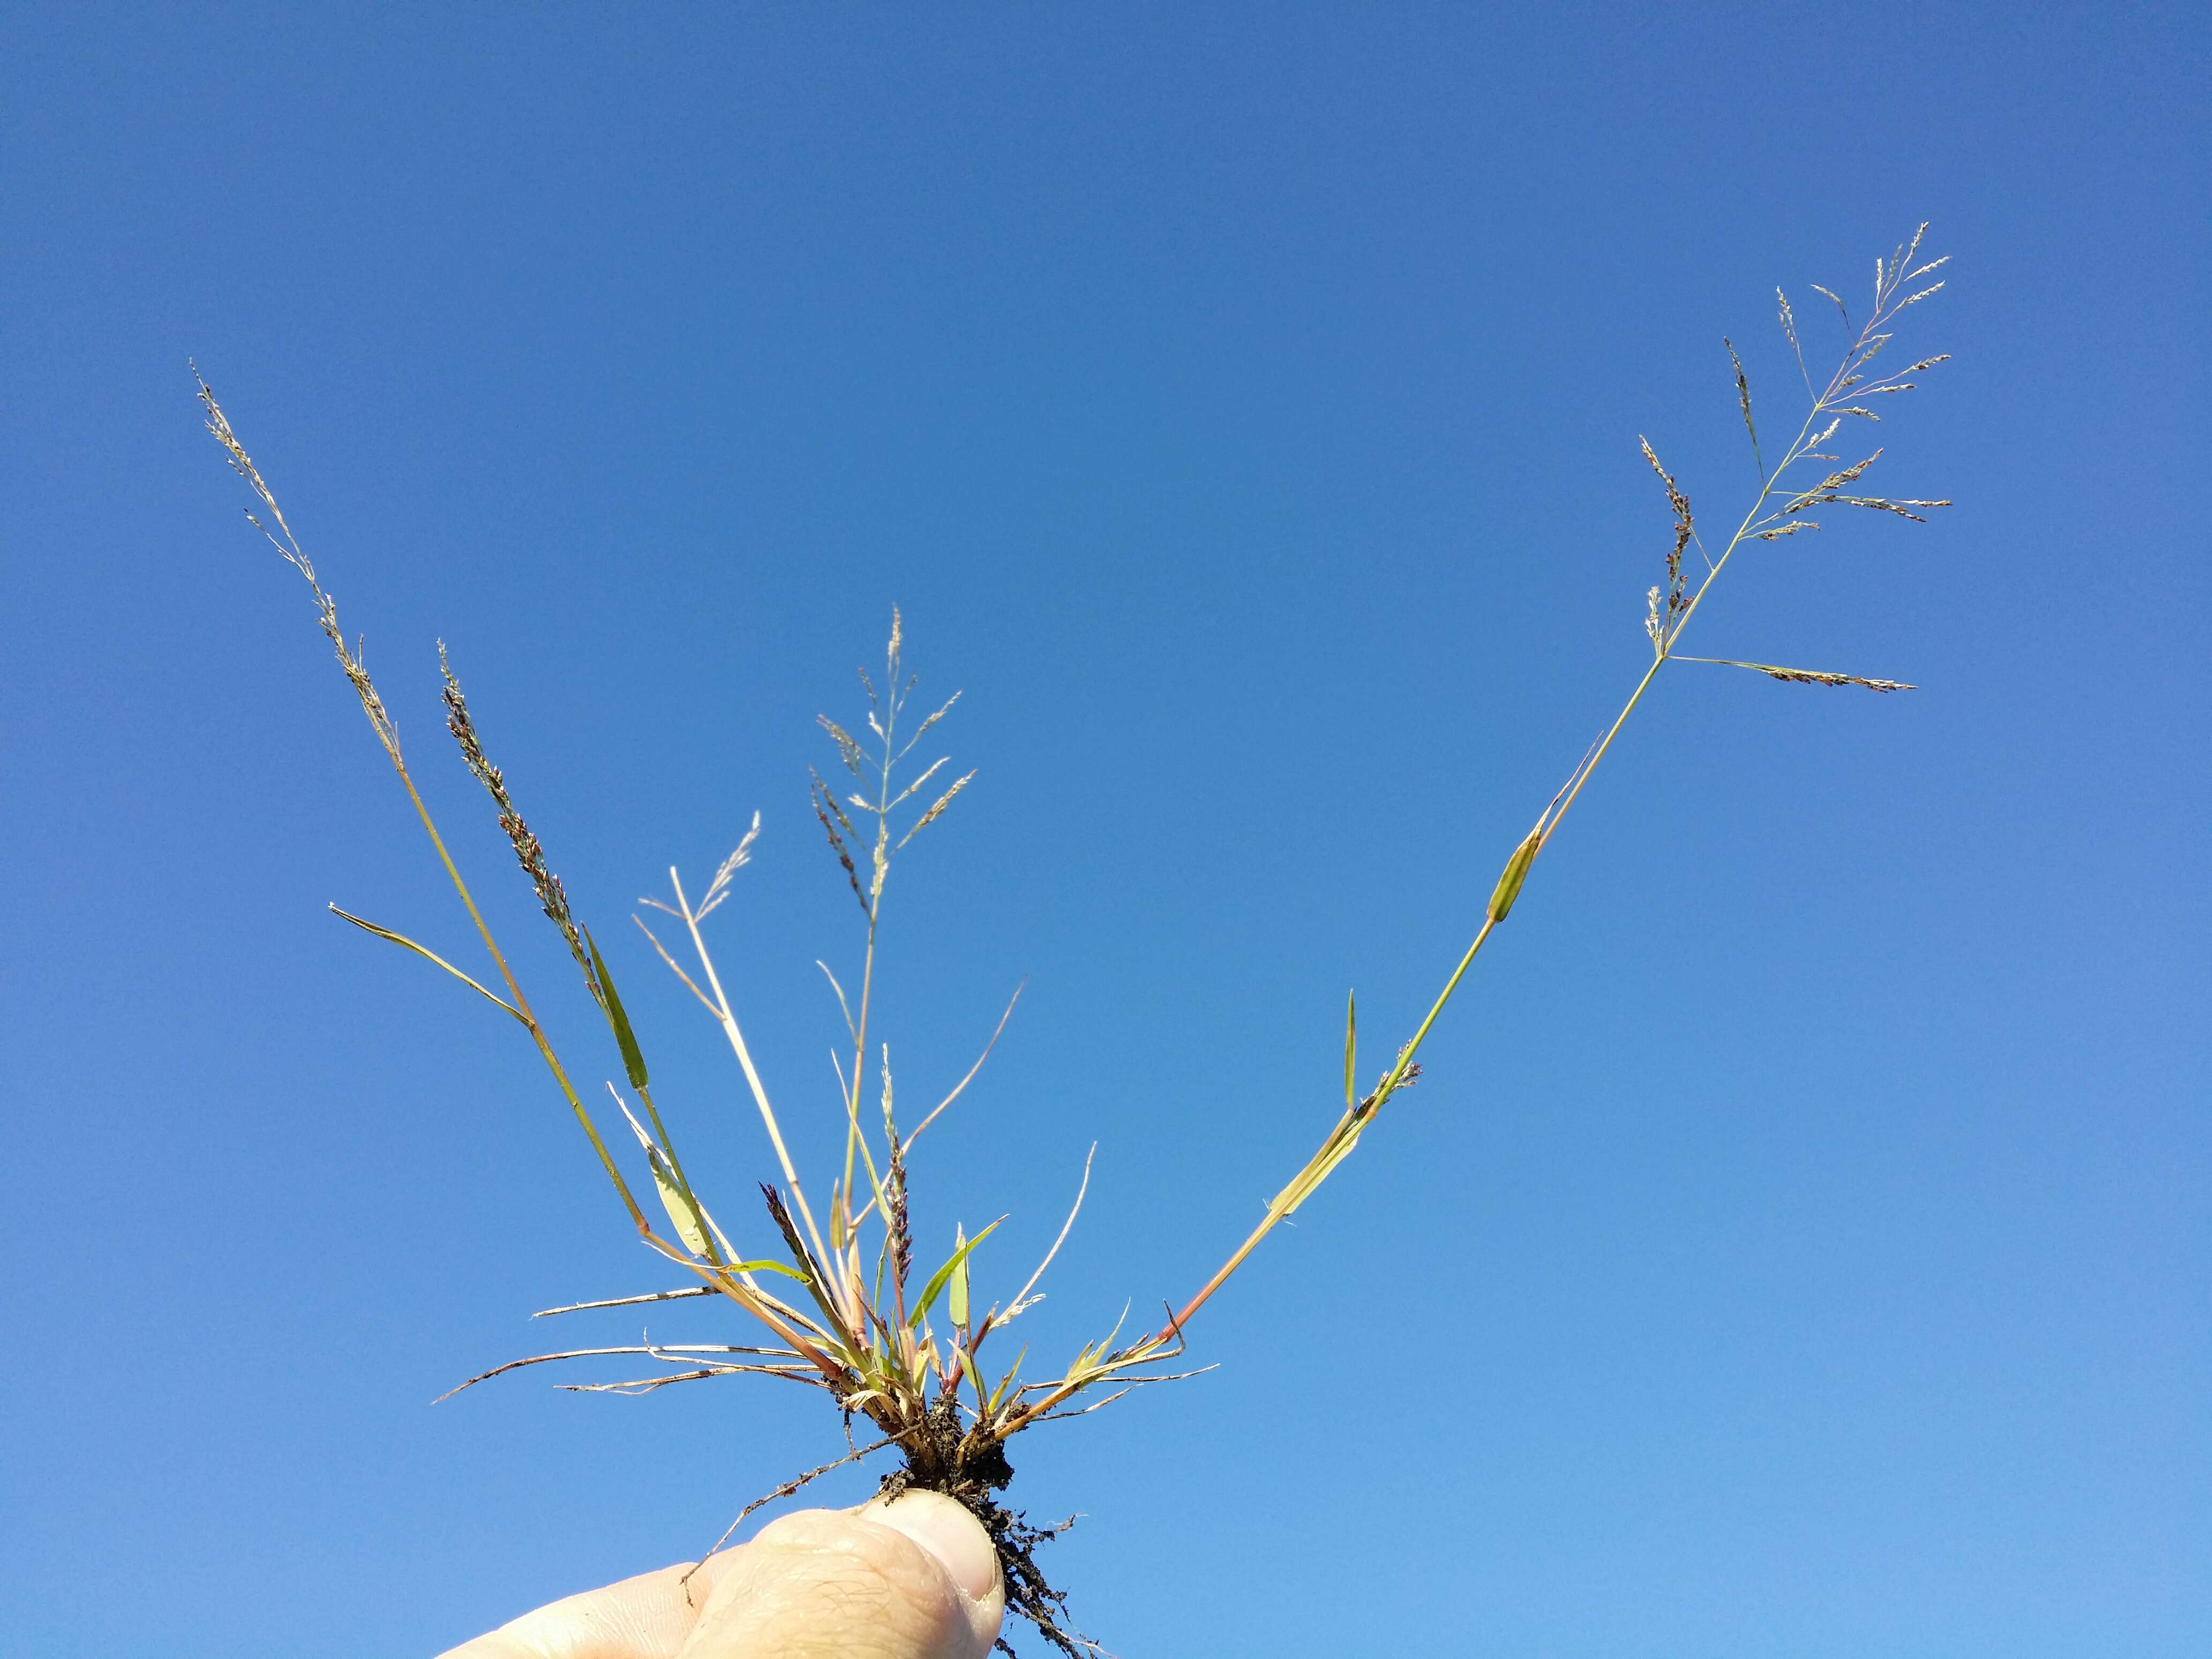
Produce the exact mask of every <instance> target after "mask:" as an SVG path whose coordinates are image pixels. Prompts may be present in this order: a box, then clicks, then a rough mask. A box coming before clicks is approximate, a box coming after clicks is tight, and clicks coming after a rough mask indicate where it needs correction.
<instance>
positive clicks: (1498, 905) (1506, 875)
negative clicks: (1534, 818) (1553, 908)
mask: <svg viewBox="0 0 2212 1659" xmlns="http://www.w3.org/2000/svg"><path fill="white" fill-rule="evenodd" d="M1543 846H1544V832H1543V831H1542V830H1541V829H1531V830H1530V831H1529V832H1528V839H1527V840H1526V841H1524V842H1522V843H1521V844H1520V845H1519V846H1518V847H1516V848H1514V849H1513V856H1512V857H1511V858H1510V859H1508V860H1505V868H1504V872H1502V873H1501V874H1500V875H1499V876H1498V885H1497V886H1496V887H1495V888H1494V889H1492V891H1491V895H1490V919H1491V921H1504V920H1505V918H1506V916H1507V915H1509V914H1510V912H1511V910H1512V908H1513V901H1514V900H1516V899H1517V898H1519V897H1520V896H1521V884H1522V882H1524V881H1526V880H1528V866H1530V865H1532V864H1534V862H1535V861H1536V854H1538V853H1539V852H1541V851H1542V850H1543Z"/></svg>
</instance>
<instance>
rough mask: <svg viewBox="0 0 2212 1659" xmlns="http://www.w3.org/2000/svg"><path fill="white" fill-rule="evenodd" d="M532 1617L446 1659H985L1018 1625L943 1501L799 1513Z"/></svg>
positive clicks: (968, 1532)
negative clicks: (715, 1550)
mask: <svg viewBox="0 0 2212 1659" xmlns="http://www.w3.org/2000/svg"><path fill="white" fill-rule="evenodd" d="M687 1571H690V1564H689V1563H678V1565H675V1566H672V1567H663V1568H662V1569H661V1570H660V1571H659V1572H648V1573H645V1574H643V1575H641V1577H636V1578H626V1579H624V1580H623V1582H622V1583H618V1584H610V1585H608V1586H607V1587H606V1588H605V1589H598V1590H592V1591H589V1592H587V1593H586V1594H585V1595H572V1596H569V1597H568V1599H567V1600H565V1601H555V1602H553V1603H551V1604H550V1606H547V1607H540V1608H538V1611H537V1612H535V1613H525V1614H524V1615H523V1616H522V1617H521V1618H520V1619H518V1620H514V1622H513V1623H512V1624H508V1625H502V1626H500V1628H499V1629H497V1630H495V1631H493V1632H491V1633H490V1634H489V1635H488V1636H479V1637H478V1638H477V1639H476V1640H475V1641H473V1642H466V1643H464V1644H462V1645H460V1646H459V1647H458V1648H455V1649H453V1650H452V1651H451V1652H449V1653H447V1654H446V1655H444V1656H442V1659H984V1656H986V1655H987V1654H988V1653H989V1651H990V1650H991V1644H992V1642H993V1641H994V1639H995V1638H997V1636H998V1633H999V1621H1000V1618H1001V1616H1002V1615H1003V1614H1004V1613H1005V1612H1006V1586H1005V1584H1004V1583H1002V1582H1001V1581H1000V1577H999V1562H998V1557H997V1555H996V1553H994V1551H993V1550H992V1548H991V1541H990V1537H989V1535H988V1534H986V1533H985V1532H984V1530H983V1528H981V1526H979V1525H977V1524H976V1522H975V1517H974V1516H971V1515H969V1513H968V1511H967V1510H964V1509H963V1508H961V1506H960V1505H959V1504H956V1503H954V1502H953V1501H952V1500H951V1498H945V1497H943V1496H942V1495H940V1494H939V1493H937V1492H908V1493H906V1494H905V1495H904V1496H902V1497H901V1498H897V1499H896V1500H895V1501H893V1502H892V1503H890V1504H884V1503H883V1502H882V1501H880V1500H878V1501H877V1502H875V1503H871V1504H862V1505H861V1506H860V1508H859V1509H856V1510H799V1511H798V1512H797V1513H795V1514H792V1515H787V1516H783V1517H782V1518H781V1520H778V1521H775V1522H771V1523H769V1525H768V1526H766V1527H764V1528H762V1529H761V1531H760V1533H759V1534H758V1535H757V1536H756V1537H755V1538H754V1539H753V1540H752V1541H751V1542H750V1543H748V1544H743V1545H740V1546H739V1547H737V1548H736V1549H733V1550H730V1551H727V1552H726V1553H723V1554H720V1555H718V1556H715V1557H714V1559H711V1560H709V1561H708V1563H707V1565H705V1566H703V1567H702V1568H700V1570H699V1571H698V1572H697V1573H696V1574H695V1575H694V1576H693V1577H692V1579H691V1583H690V1587H689V1589H690V1594H689V1595H686V1593H685V1587H684V1585H683V1583H681V1582H680V1581H681V1580H682V1578H683V1577H684V1573H685V1572H687Z"/></svg>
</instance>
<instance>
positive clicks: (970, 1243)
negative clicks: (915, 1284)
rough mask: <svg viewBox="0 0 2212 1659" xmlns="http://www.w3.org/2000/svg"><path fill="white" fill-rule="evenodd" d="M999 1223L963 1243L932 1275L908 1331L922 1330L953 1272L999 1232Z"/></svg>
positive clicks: (908, 1321) (1003, 1218)
mask: <svg viewBox="0 0 2212 1659" xmlns="http://www.w3.org/2000/svg"><path fill="white" fill-rule="evenodd" d="M1005 1219H1006V1217H1004V1216H1000V1218H999V1221H1004V1220H1005ZM999 1221H994V1222H993V1223H992V1224H991V1225H989V1226H987V1227H986V1228H984V1229H983V1231H981V1232H980V1233H977V1234H976V1235H975V1237H973V1238H971V1239H969V1240H967V1241H965V1242H964V1243H962V1244H961V1246H960V1247H959V1248H958V1249H956V1250H954V1251H953V1252H952V1259H951V1261H948V1262H946V1263H945V1265H944V1266H943V1267H939V1269H938V1270H937V1271H936V1272H935V1273H932V1274H930V1276H929V1283H928V1284H927V1285H923V1286H922V1287H921V1300H920V1301H919V1302H917V1303H916V1304H915V1309H914V1311H913V1312H912V1313H910V1314H908V1316H907V1319H906V1323H907V1328H908V1330H919V1329H921V1322H922V1318H923V1316H925V1315H927V1313H928V1312H929V1310H930V1305H931V1304H933V1303H934V1302H935V1301H936V1300H937V1297H938V1294H939V1292H940V1291H943V1290H944V1289H945V1285H947V1284H949V1283H950V1282H951V1279H952V1273H953V1270H954V1269H955V1268H956V1267H959V1266H961V1264H962V1263H963V1262H965V1261H967V1260H968V1256H969V1252H971V1251H972V1250H974V1249H975V1247H976V1246H977V1245H978V1244H981V1243H982V1242H983V1241H984V1240H985V1239H987V1238H988V1237H990V1236H991V1235H992V1234H993V1233H994V1232H996V1231H999Z"/></svg>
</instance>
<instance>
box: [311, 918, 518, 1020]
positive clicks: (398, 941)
mask: <svg viewBox="0 0 2212 1659" xmlns="http://www.w3.org/2000/svg"><path fill="white" fill-rule="evenodd" d="M331 914H332V915H338V916H343V918H344V919H345V920H346V921H349V922H351V923H352V924H353V925H354V926H355V927H358V928H360V929H361V930H362V932H363V933H374V934H375V935H376V936H377V938H379V939H390V940H391V941H392V943H393V944H394V945H405V946H406V947H407V948H408V949H409V950H410V951H413V952H414V953H415V954H416V956H418V957H426V958H427V959H428V960H429V961H432V962H435V963H437V964H438V966H440V967H441V968H442V969H445V970H446V971H447V973H449V974H451V975H453V977H454V978H455V979H457V980H459V981H460V982H461V983H462V984H464V985H465V986H467V987H469V989H471V991H474V992H475V993H476V994H477V995H478V996H480V997H482V998H483V999H484V1000H485V1001H487V1002H495V1003H497V1004H498V1005H499V1006H501V1007H502V1008H504V1009H506V1010H507V1012H508V1013H510V1014H513V1016H514V1017H515V1018H517V1019H519V1020H522V1023H523V1024H525V1025H527V1024H530V1022H529V1021H528V1020H526V1019H523V1018H522V1011H521V1010H520V1009H519V1008H517V1007H516V1006H514V1005H513V1003H511V1002H509V1001H507V999H506V998H504V997H502V996H500V995H498V994H495V993H494V992H491V991H487V990H486V989H484V987H483V986H481V985H479V984H477V981H474V980H472V979H471V978H470V977H469V976H468V975H466V974H465V973H463V972H462V971H461V970H460V969H458V968H456V967H454V966H453V963H450V962H448V961H447V960H446V959H445V957H441V956H440V955H439V954H438V953H437V952H436V951H433V950H431V949H430V948H429V947H428V946H427V945H417V944H416V942H415V941H414V940H413V939H410V938H408V937H407V935H406V934H404V933H393V932H392V930H391V929H390V928H389V927H378V926H377V925H376V924H375V923H374V922H373V921H362V919H361V918H360V917H359V916H357V915H354V914H353V912H352V911H350V910H341V909H339V908H338V907H337V905H335V904H333V905H332V906H331Z"/></svg>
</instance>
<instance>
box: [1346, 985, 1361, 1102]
mask: <svg viewBox="0 0 2212 1659" xmlns="http://www.w3.org/2000/svg"><path fill="white" fill-rule="evenodd" d="M1358 1063H1359V1003H1358V998H1356V997H1354V996H1353V995H1352V994H1351V993H1350V992H1346V994H1345V998H1344V1109H1345V1110H1346V1111H1347V1112H1348V1111H1350V1110H1352V1108H1354V1107H1355V1106H1357V1105H1358V1104H1359V1097H1358V1094H1357V1093H1356V1092H1354V1091H1356V1089H1357V1088H1358V1085H1356V1084H1354V1083H1353V1082H1352V1072H1353V1070H1354V1069H1355V1068H1356V1067H1357V1066H1358Z"/></svg>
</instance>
